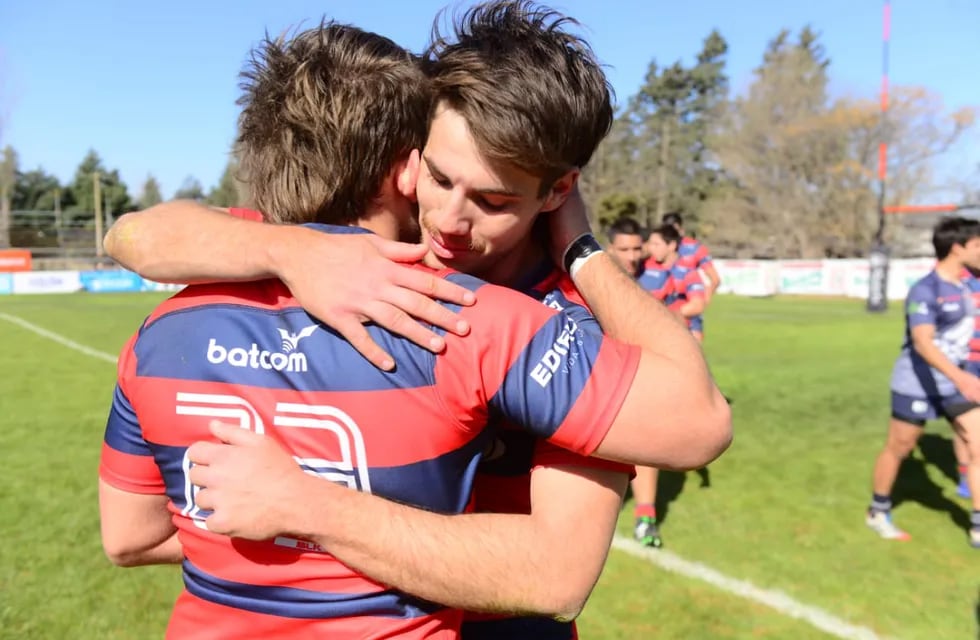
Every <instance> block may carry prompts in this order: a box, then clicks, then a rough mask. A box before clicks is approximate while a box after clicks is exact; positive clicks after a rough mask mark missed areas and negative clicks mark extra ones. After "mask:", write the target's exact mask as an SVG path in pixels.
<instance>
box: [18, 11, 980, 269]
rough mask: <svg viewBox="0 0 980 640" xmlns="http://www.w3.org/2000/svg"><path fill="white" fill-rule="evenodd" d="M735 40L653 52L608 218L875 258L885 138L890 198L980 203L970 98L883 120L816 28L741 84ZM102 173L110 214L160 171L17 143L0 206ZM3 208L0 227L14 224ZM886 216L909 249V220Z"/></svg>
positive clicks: (72, 213)
mask: <svg viewBox="0 0 980 640" xmlns="http://www.w3.org/2000/svg"><path fill="white" fill-rule="evenodd" d="M727 55H728V44H727V42H726V41H725V39H724V37H723V36H722V35H721V33H719V32H718V31H717V30H715V31H712V32H711V33H709V34H708V35H707V37H705V39H704V40H703V42H702V43H701V48H700V50H699V51H698V52H697V53H696V54H695V56H694V58H693V60H692V61H691V62H690V63H684V62H681V61H677V62H673V63H671V64H662V63H661V62H659V61H658V60H656V59H654V60H652V61H651V62H650V64H649V66H648V69H647V73H646V76H645V78H644V81H643V84H642V86H641V87H640V88H639V90H638V91H637V92H636V93H635V94H634V95H632V96H630V97H629V98H628V99H626V100H625V101H623V102H622V107H621V108H620V109H619V111H618V113H617V117H616V120H615V122H614V125H613V128H612V130H611V132H610V135H609V136H608V137H607V138H606V140H604V141H603V143H602V144H601V145H600V147H599V149H598V150H597V151H596V154H595V156H594V157H593V159H592V162H591V163H590V164H589V166H588V167H586V169H585V171H584V172H583V175H582V191H583V194H584V196H585V198H586V201H587V202H588V203H589V205H590V211H591V212H592V213H593V215H594V218H595V220H594V222H596V224H597V225H599V226H604V225H606V224H608V223H610V222H611V221H613V220H615V219H616V218H618V217H620V216H632V217H635V218H637V219H638V220H640V221H641V222H642V223H644V224H646V225H648V226H654V225H655V223H656V222H657V221H659V220H660V219H661V218H662V216H663V215H664V214H665V213H667V212H678V213H681V214H682V215H683V216H684V219H685V221H687V224H686V227H688V228H690V229H692V230H694V231H695V232H696V233H697V234H698V236H699V237H701V238H702V239H704V240H705V241H706V242H708V243H710V245H711V246H712V248H713V250H714V253H715V254H716V255H721V256H733V257H779V258H816V257H847V256H859V255H863V254H864V253H865V252H866V250H867V248H868V246H869V245H870V243H871V239H872V237H873V235H874V233H875V230H876V228H877V198H878V188H877V171H878V162H879V143H880V142H882V141H887V142H888V145H889V147H888V148H889V152H888V162H887V170H888V190H887V201H886V204H907V203H912V202H924V201H930V200H934V199H935V198H936V197H938V195H939V194H942V195H944V196H947V197H948V195H949V194H950V193H951V192H955V194H957V195H954V196H953V197H954V198H959V199H960V200H961V201H969V200H970V199H971V198H974V199H977V198H980V187H978V186H977V185H980V167H977V168H976V169H971V168H969V167H966V168H963V170H962V171H961V172H960V176H959V178H960V179H959V180H958V181H954V182H955V184H951V183H950V182H949V178H948V176H947V177H945V178H944V177H943V176H940V175H939V173H938V171H937V169H938V161H939V160H940V159H941V158H942V157H943V155H944V154H945V153H946V152H947V151H948V150H949V149H950V148H951V147H952V146H953V145H954V144H956V143H957V142H958V141H960V140H961V139H962V138H963V136H964V134H966V133H967V132H969V131H970V130H971V129H972V128H973V126H974V122H975V118H976V112H975V110H974V109H973V108H963V109H960V110H958V111H955V112H949V111H947V110H946V109H945V108H944V107H943V104H942V99H941V96H939V95H937V94H935V93H934V92H931V91H929V90H927V89H925V88H922V87H908V86H900V87H894V88H892V90H891V93H890V103H889V109H888V116H887V118H885V119H883V118H882V117H881V114H880V104H879V101H878V100H877V99H875V98H872V97H868V96H858V97H853V96H835V95H832V92H831V90H830V81H831V69H832V65H831V58H830V57H829V55H828V53H827V51H826V50H825V48H824V47H823V45H822V44H821V42H820V35H819V34H818V33H816V32H815V31H814V30H812V29H811V28H810V27H804V28H803V29H800V30H799V31H798V32H796V33H792V32H790V31H789V30H783V31H781V32H780V33H778V34H777V35H776V36H775V37H774V38H773V39H772V40H770V41H769V42H768V43H767V45H766V47H765V50H764V51H763V55H762V59H761V61H760V63H759V65H758V66H757V67H756V68H755V69H754V71H753V73H752V76H751V78H750V80H749V81H748V83H747V86H745V87H737V88H736V90H733V89H732V87H731V86H730V78H729V77H728V73H727ZM96 172H98V173H99V174H100V176H101V190H102V199H103V210H104V211H106V212H107V213H108V214H109V216H110V218H111V217H115V216H118V215H121V214H123V213H126V212H128V211H132V210H135V209H140V208H146V207H149V206H152V205H154V204H156V203H158V202H160V201H161V200H162V199H163V197H162V195H161V193H160V185H159V183H158V182H157V181H156V179H154V178H153V176H148V177H147V179H146V181H145V183H144V184H143V185H142V187H141V189H140V191H139V193H138V195H136V196H135V197H133V196H132V195H131V194H130V192H129V191H128V189H127V186H126V185H125V184H124V183H123V181H122V180H121V179H120V177H119V172H118V171H117V170H116V169H112V170H107V169H106V168H105V166H104V164H103V161H102V159H101V158H100V157H99V155H98V154H97V153H96V152H95V151H94V150H93V151H89V153H88V154H87V155H86V156H85V158H84V159H83V160H82V162H81V164H80V165H79V167H78V169H77V170H76V172H75V176H74V178H73V179H72V180H71V182H69V183H68V184H60V183H59V181H58V179H57V178H56V177H55V176H53V175H50V174H48V173H46V172H45V171H44V170H43V169H41V168H37V169H33V170H28V171H23V170H21V168H20V167H19V166H18V162H17V154H16V152H15V151H14V150H13V149H12V148H10V147H9V146H8V147H6V148H5V149H4V150H3V157H2V159H0V210H2V211H3V212H6V213H5V214H4V215H9V212H10V211H18V210H26V211H57V212H59V213H63V215H64V218H63V219H65V220H67V221H69V222H71V221H73V220H74V221H82V222H85V221H86V220H91V218H92V215H93V212H94V210H95V206H94V193H93V181H92V175H93V174H94V173H96ZM235 172H236V165H235V162H234V160H232V161H230V162H229V163H228V165H227V166H226V168H225V171H224V173H223V175H222V177H221V179H220V180H219V182H218V184H217V185H215V186H213V187H212V188H211V189H210V190H209V191H207V192H205V190H204V188H203V187H202V185H201V183H200V182H199V181H197V180H196V179H194V178H190V177H189V178H188V179H187V180H185V182H184V184H183V185H182V186H181V188H180V189H178V190H177V192H176V193H174V198H190V199H194V200H200V201H203V202H208V203H212V204H214V205H217V206H234V205H236V204H242V203H243V202H244V200H245V198H244V195H245V194H244V193H243V189H242V185H241V184H240V183H238V182H237V181H236V179H235ZM4 222H5V221H4V219H2V218H0V228H5V227H6V226H9V225H5V224H4ZM906 226H909V225H904V224H896V225H890V228H891V229H892V231H891V237H890V238H889V240H890V241H891V242H892V243H893V244H895V243H896V242H897V243H899V244H901V241H902V237H901V235H902V232H903V228H905V227H906Z"/></svg>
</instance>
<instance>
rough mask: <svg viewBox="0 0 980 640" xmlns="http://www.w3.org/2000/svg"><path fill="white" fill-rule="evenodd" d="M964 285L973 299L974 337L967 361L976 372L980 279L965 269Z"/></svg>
mask: <svg viewBox="0 0 980 640" xmlns="http://www.w3.org/2000/svg"><path fill="white" fill-rule="evenodd" d="M962 280H963V284H965V285H966V288H967V289H969V291H970V295H971V296H972V297H973V308H974V316H973V336H972V337H971V338H970V354H969V355H968V356H967V361H968V362H970V363H971V366H970V369H971V370H972V371H974V372H977V371H978V370H980V312H977V311H976V310H977V309H980V278H978V277H977V276H975V275H973V274H972V273H971V272H970V270H969V269H963V275H962Z"/></svg>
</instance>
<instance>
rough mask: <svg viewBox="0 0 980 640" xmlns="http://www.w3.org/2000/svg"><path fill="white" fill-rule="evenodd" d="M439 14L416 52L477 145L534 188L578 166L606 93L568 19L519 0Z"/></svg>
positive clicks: (441, 99)
mask: <svg viewBox="0 0 980 640" xmlns="http://www.w3.org/2000/svg"><path fill="white" fill-rule="evenodd" d="M443 15H444V14H440V15H439V16H438V17H437V18H436V21H435V23H434V25H433V28H432V37H431V43H430V44H429V46H428V47H427V49H426V52H425V54H424V55H423V61H424V66H425V69H426V73H427V75H428V76H429V78H430V79H431V81H432V87H433V91H434V94H435V99H434V102H433V111H432V113H430V117H431V116H432V114H434V113H435V107H436V106H437V105H438V104H443V103H444V104H446V105H447V106H449V107H450V108H452V109H453V110H455V111H458V112H459V113H460V114H461V115H462V116H463V117H464V118H465V120H466V122H467V124H468V126H469V129H470V133H471V134H472V135H473V138H474V140H475V141H476V143H477V144H478V145H479V146H480V151H481V153H482V154H483V155H485V156H486V157H487V158H488V159H490V160H496V161H503V162H507V163H511V164H514V165H516V166H518V167H520V168H521V169H523V170H524V171H527V172H528V173H530V174H532V175H535V176H538V177H540V178H541V180H542V185H541V191H542V194H543V193H545V192H547V190H548V189H550V188H551V186H552V184H553V183H554V181H555V180H557V179H558V178H560V177H561V176H562V175H563V174H565V173H566V172H567V171H569V170H570V169H572V168H574V167H579V168H581V167H584V166H585V165H586V164H587V163H588V162H589V159H590V158H591V157H592V153H593V152H594V151H595V149H596V147H597V146H598V145H599V142H600V141H601V140H602V139H603V138H604V137H605V135H606V134H607V133H608V132H609V127H610V126H611V125H612V119H613V110H612V104H611V100H612V97H611V94H612V92H611V89H610V87H609V84H608V82H607V80H606V77H605V74H604V73H603V72H602V68H601V65H600V64H599V62H598V61H597V60H596V58H595V54H594V53H593V52H592V49H591V47H590V46H589V44H588V43H587V42H586V41H585V40H583V39H581V38H579V37H578V36H576V35H574V34H572V33H569V32H568V31H566V30H565V28H566V25H576V26H577V25H578V22H576V21H575V20H573V19H571V18H568V17H566V16H563V15H562V14H560V13H558V12H556V11H553V10H551V9H549V8H547V7H541V6H538V5H535V4H534V3H533V2H528V1H525V0H506V1H505V0H497V1H494V2H487V3H484V4H481V5H477V6H475V7H472V8H470V9H468V10H467V11H466V12H464V13H463V14H462V15H456V16H454V19H453V24H452V30H453V34H452V37H451V38H450V37H447V36H444V35H442V34H441V33H440V32H439V23H440V22H441V21H442V19H443Z"/></svg>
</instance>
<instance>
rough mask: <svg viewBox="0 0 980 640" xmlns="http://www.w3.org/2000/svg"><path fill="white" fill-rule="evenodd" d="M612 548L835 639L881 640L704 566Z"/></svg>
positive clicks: (632, 546) (630, 546)
mask: <svg viewBox="0 0 980 640" xmlns="http://www.w3.org/2000/svg"><path fill="white" fill-rule="evenodd" d="M612 546H613V548H615V549H619V550H620V551H623V552H625V553H628V554H630V555H632V556H636V557H638V558H641V559H643V560H646V561H647V562H649V563H650V564H654V565H657V566H658V567H660V568H661V569H664V570H665V571H670V572H671V573H677V574H680V575H682V576H685V577H688V578H694V579H695V580H701V581H702V582H707V583H708V584H710V585H711V586H713V587H715V588H716V589H720V590H721V591H727V592H728V593H730V594H732V595H735V596H738V597H739V598H744V599H745V600H751V601H753V602H756V603H758V604H761V605H764V606H766V607H769V608H770V609H774V610H776V611H778V612H779V613H781V614H783V615H784V616H787V617H790V618H796V619H797V620H802V621H803V622H806V623H807V624H809V625H810V626H813V627H816V628H817V629H820V630H821V631H824V632H826V633H829V634H830V635H832V636H834V637H835V638H843V639H844V640H884V638H883V637H882V636H879V635H878V634H876V633H875V632H874V631H873V630H871V629H868V628H867V627H859V626H856V625H853V624H851V623H849V622H847V621H845V620H841V619H840V618H838V617H836V616H834V615H832V614H831V613H829V612H827V611H824V610H823V609H820V608H819V607H814V606H811V605H808V604H803V603H802V602H800V601H798V600H794V599H793V598H791V597H789V596H788V595H786V594H785V593H783V592H782V591H775V590H773V589H761V588H759V587H757V586H755V585H754V584H752V583H751V582H748V581H746V580H738V579H737V578H730V577H728V576H726V575H725V574H723V573H720V572H718V571H715V570H714V569H712V568H711V567H709V566H707V565H703V564H701V563H700V562H692V561H690V560H685V559H684V558H682V557H680V556H679V555H677V554H675V553H671V552H670V551H666V550H664V549H651V548H650V547H645V546H643V545H641V544H640V543H638V542H636V541H635V540H630V539H629V538H625V537H623V536H620V535H617V536H616V537H615V538H613V543H612Z"/></svg>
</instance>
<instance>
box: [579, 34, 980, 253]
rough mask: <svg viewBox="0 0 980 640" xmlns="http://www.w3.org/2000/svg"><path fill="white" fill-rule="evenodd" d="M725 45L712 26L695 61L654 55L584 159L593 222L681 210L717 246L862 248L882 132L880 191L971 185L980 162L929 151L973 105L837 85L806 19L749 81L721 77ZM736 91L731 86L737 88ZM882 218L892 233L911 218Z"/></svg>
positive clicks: (964, 191)
mask: <svg viewBox="0 0 980 640" xmlns="http://www.w3.org/2000/svg"><path fill="white" fill-rule="evenodd" d="M727 53H728V45H727V43H726V41H725V39H724V38H723V37H722V35H721V34H720V33H718V32H717V31H712V32H711V33H710V34H709V35H708V36H707V37H706V38H705V39H704V41H703V43H702V46H701V49H700V51H699V52H698V53H697V54H696V56H695V58H694V61H693V63H691V64H683V63H681V62H675V63H673V64H670V65H665V66H661V65H660V64H659V63H658V62H657V61H656V60H654V61H652V62H651V63H650V65H649V68H648V71H647V74H646V78H645V80H644V84H643V85H642V87H641V88H640V90H639V91H638V92H637V93H636V94H635V95H634V96H632V97H630V99H629V100H628V102H627V103H626V104H625V105H624V107H623V108H622V109H621V111H620V112H619V113H618V114H617V118H616V121H615V124H614V126H613V129H612V132H611V134H610V135H609V137H608V138H607V139H606V140H605V141H604V142H603V144H602V145H601V146H600V148H599V149H598V151H597V152H596V156H595V158H594V160H593V162H592V163H591V164H590V166H588V167H587V168H586V170H585V171H584V172H583V194H584V195H585V197H586V199H587V202H588V203H589V204H590V209H591V210H592V211H593V212H595V216H596V218H597V222H598V223H599V224H606V223H608V222H610V221H612V220H614V219H616V218H617V217H619V216H623V215H627V216H632V217H635V218H637V219H639V220H640V221H641V222H643V223H645V224H647V225H653V224H655V223H656V222H657V221H658V220H659V219H660V218H661V217H662V216H663V214H664V213H666V212H668V211H676V212H679V213H682V214H683V215H684V219H685V221H688V220H690V221H691V222H690V223H689V224H686V225H685V226H686V227H693V228H694V229H695V230H696V231H697V233H698V234H699V236H700V237H702V238H704V239H705V240H706V241H707V242H708V243H710V245H711V246H712V248H713V250H714V252H715V253H716V254H718V255H727V256H735V257H769V258H777V257H778V258H819V257H848V256H860V255H864V253H865V252H866V251H867V249H868V247H869V245H870V243H871V240H872V238H873V236H874V233H875V231H876V229H877V199H878V187H877V171H878V162H879V143H880V142H881V141H887V142H888V154H887V171H888V183H887V191H886V194H887V199H886V203H885V204H887V205H890V204H909V203H916V202H929V201H933V202H934V201H935V199H936V198H937V197H944V198H950V197H952V198H954V199H958V200H959V201H960V202H965V201H970V199H971V198H976V197H978V196H980V189H978V188H977V186H976V185H977V184H980V168H978V171H971V170H970V168H964V170H963V171H962V172H961V173H960V175H959V179H958V180H954V181H953V182H952V183H951V182H950V180H949V178H948V177H946V178H945V179H944V178H943V177H941V176H939V175H938V174H937V161H938V160H939V159H941V157H942V156H943V155H944V154H945V153H946V152H947V151H948V150H949V149H950V148H951V147H952V146H953V145H954V144H956V143H957V142H958V141H960V140H961V139H962V138H963V136H964V134H965V133H967V132H968V131H969V130H970V129H971V128H972V127H973V125H974V121H975V118H976V112H975V110H974V109H973V108H963V109H960V110H958V111H955V112H948V111H947V110H945V109H944V107H943V104H942V99H941V97H940V96H938V95H936V94H935V93H933V92H930V91H928V90H927V89H924V88H922V87H907V86H900V87H894V88H892V90H891V92H890V101H889V102H890V104H889V108H888V112H887V118H885V119H884V120H883V119H882V117H881V107H880V103H879V101H878V100H877V99H871V98H866V97H849V96H836V97H835V96H832V94H831V91H830V80H831V75H830V71H831V59H830V57H829V55H828V53H827V51H826V50H825V49H824V47H823V46H822V45H821V43H820V37H819V34H818V33H816V32H815V31H814V30H812V29H811V28H809V27H804V28H803V29H801V30H799V32H797V33H795V34H794V33H791V32H790V31H789V30H784V31H781V32H780V33H779V34H777V35H776V36H775V37H774V38H773V39H772V40H771V41H769V43H768V44H767V45H766V48H765V51H764V53H763V56H762V61H761V62H760V64H759V66H758V67H756V68H755V70H754V71H753V74H752V77H751V79H750V81H749V83H748V85H747V86H746V87H745V88H743V89H741V90H739V91H736V92H732V91H731V90H730V86H729V83H730V80H729V77H728V75H727V73H726V56H727ZM733 94H734V95H733ZM898 222H899V224H892V225H889V228H890V230H891V232H890V236H891V237H890V238H888V239H889V240H890V241H891V242H892V243H893V244H895V243H898V244H901V242H902V240H903V238H902V237H901V236H902V234H903V233H904V232H905V231H906V230H907V229H908V228H909V227H910V226H913V225H909V224H907V221H905V220H899V221H898Z"/></svg>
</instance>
